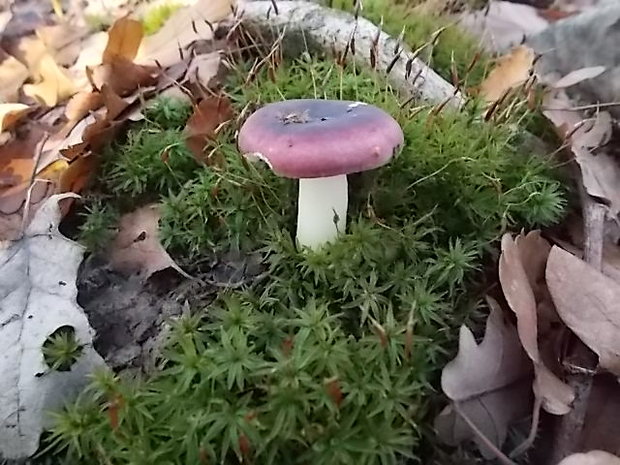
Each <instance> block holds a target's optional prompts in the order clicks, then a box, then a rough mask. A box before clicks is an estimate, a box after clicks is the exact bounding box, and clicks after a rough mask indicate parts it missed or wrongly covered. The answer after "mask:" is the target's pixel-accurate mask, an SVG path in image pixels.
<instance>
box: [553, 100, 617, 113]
mask: <svg viewBox="0 0 620 465" xmlns="http://www.w3.org/2000/svg"><path fill="white" fill-rule="evenodd" d="M617 106H620V102H607V103H591V104H589V105H581V106H577V107H568V108H553V107H542V110H543V111H544V110H551V111H583V110H595V109H597V108H609V107H617Z"/></svg>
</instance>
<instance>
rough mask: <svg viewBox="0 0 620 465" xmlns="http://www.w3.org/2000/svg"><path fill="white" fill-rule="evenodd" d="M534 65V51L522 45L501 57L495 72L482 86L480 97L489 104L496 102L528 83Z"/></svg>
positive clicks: (491, 73)
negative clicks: (512, 90) (507, 93)
mask: <svg viewBox="0 0 620 465" xmlns="http://www.w3.org/2000/svg"><path fill="white" fill-rule="evenodd" d="M533 65H534V52H533V51H532V49H530V48H528V47H526V46H524V45H520V46H518V47H516V48H514V49H513V50H512V51H511V52H510V53H509V54H507V55H504V56H503V57H501V58H500V59H499V60H498V62H497V65H496V66H495V68H494V69H493V71H491V72H490V73H489V75H488V76H487V78H486V79H485V80H484V81H483V82H482V84H480V95H481V96H482V97H484V99H485V100H486V101H487V102H496V101H497V100H499V99H500V98H502V96H503V95H504V94H505V93H506V92H508V91H509V90H510V89H514V88H515V87H518V86H520V85H521V84H523V83H524V82H525V81H527V79H528V77H529V76H530V71H531V69H532V66H533Z"/></svg>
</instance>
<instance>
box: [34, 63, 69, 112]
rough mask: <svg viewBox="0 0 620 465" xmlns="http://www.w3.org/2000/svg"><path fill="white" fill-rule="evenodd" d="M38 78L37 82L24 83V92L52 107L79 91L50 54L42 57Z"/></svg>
mask: <svg viewBox="0 0 620 465" xmlns="http://www.w3.org/2000/svg"><path fill="white" fill-rule="evenodd" d="M37 80H38V83H37V84H26V85H24V88H23V89H24V94H26V95H28V96H29V97H32V98H34V99H35V100H37V101H38V102H40V103H41V104H44V105H47V106H50V107H53V106H55V105H56V104H57V103H58V102H60V101H62V100H65V99H67V98H69V97H71V96H72V95H73V94H75V93H76V92H77V89H76V87H75V86H74V85H73V82H72V81H71V79H70V78H69V76H68V74H67V73H66V71H65V70H63V69H61V68H60V67H59V66H58V65H57V64H56V62H55V61H54V59H53V58H52V57H51V56H50V55H45V56H44V57H43V58H42V59H41V61H40V63H39V68H38V70H37Z"/></svg>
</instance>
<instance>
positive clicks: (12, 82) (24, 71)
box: [0, 50, 30, 102]
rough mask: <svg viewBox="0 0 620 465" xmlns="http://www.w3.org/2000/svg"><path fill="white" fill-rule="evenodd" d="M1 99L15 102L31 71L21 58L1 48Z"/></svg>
mask: <svg viewBox="0 0 620 465" xmlns="http://www.w3.org/2000/svg"><path fill="white" fill-rule="evenodd" d="M0 60H2V61H1V62H0V101H2V102H15V101H17V96H18V93H19V89H20V88H21V86H22V84H23V83H24V81H25V80H26V79H28V76H29V74H30V73H29V71H28V68H26V67H25V66H24V65H23V64H22V63H21V62H20V61H19V60H17V59H16V58H15V57H13V56H11V55H7V54H5V53H4V52H2V51H1V50H0Z"/></svg>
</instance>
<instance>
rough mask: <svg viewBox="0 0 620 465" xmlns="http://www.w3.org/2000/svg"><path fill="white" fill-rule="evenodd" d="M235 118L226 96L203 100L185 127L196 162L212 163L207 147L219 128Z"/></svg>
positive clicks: (188, 142)
mask: <svg viewBox="0 0 620 465" xmlns="http://www.w3.org/2000/svg"><path fill="white" fill-rule="evenodd" d="M232 116H233V109H232V105H231V104H230V100H228V98H227V97H224V96H212V97H207V98H205V99H203V100H202V101H201V102H200V103H199V104H198V105H197V106H196V107H195V108H194V113H193V114H192V116H190V118H189V119H188V120H187V124H186V126H185V133H186V143H187V146H188V147H189V149H190V150H191V152H192V154H193V155H194V157H195V158H196V160H198V161H201V162H206V163H211V161H212V160H210V159H209V154H207V153H205V147H206V146H207V144H208V142H209V141H210V140H212V139H213V138H214V137H215V136H216V133H217V130H218V128H219V127H220V126H221V125H222V124H224V123H226V122H227V121H229V120H230V119H231V118H232Z"/></svg>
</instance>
